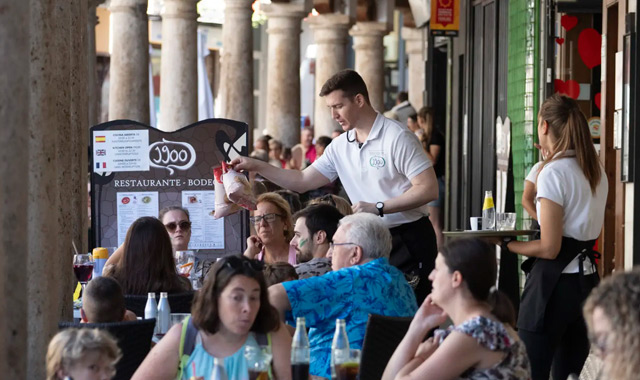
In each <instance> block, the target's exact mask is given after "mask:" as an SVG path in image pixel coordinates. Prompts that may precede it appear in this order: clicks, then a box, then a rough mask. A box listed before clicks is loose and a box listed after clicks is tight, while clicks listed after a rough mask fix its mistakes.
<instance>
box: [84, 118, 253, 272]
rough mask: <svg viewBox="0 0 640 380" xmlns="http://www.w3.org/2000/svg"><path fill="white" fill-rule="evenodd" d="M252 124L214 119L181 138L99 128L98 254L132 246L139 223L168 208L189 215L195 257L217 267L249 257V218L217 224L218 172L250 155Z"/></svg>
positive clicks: (132, 125) (132, 126)
mask: <svg viewBox="0 0 640 380" xmlns="http://www.w3.org/2000/svg"><path fill="white" fill-rule="evenodd" d="M247 131H248V126H247V124H245V123H241V122H237V121H233V120H225V119H208V120H203V121H201V122H198V123H196V124H193V125H190V126H187V127H184V128H182V129H180V130H177V131H174V132H164V131H161V130H158V129H155V128H152V127H149V126H147V125H143V124H140V123H137V122H134V121H130V120H116V121H111V122H108V123H104V124H100V125H96V126H94V127H92V128H91V133H90V141H89V143H90V149H91V151H90V157H91V168H92V170H91V181H90V182H91V214H92V215H93V218H92V220H91V228H92V234H93V238H94V239H95V240H94V241H95V245H96V246H103V247H115V246H119V245H120V244H122V243H123V242H124V239H125V237H126V233H127V230H128V229H129V226H131V223H133V221H135V220H136V219H137V218H139V217H142V216H154V217H157V216H158V212H159V211H160V210H161V209H162V208H164V207H168V206H181V207H184V208H185V209H187V210H188V211H189V214H190V219H191V222H192V227H191V229H192V233H191V240H190V242H189V249H193V250H196V252H197V253H196V257H197V258H200V259H203V260H209V262H211V261H212V260H214V259H215V258H217V257H221V256H225V255H228V254H239V253H242V252H243V251H244V249H245V247H246V240H247V237H248V235H249V218H248V213H247V212H246V211H241V212H239V213H236V214H233V215H229V216H227V217H225V218H221V219H219V220H216V219H213V212H214V210H215V201H214V199H215V197H214V195H215V192H214V185H213V184H214V182H213V181H214V177H213V171H212V168H213V167H216V166H218V165H220V162H221V161H227V162H228V161H230V160H232V159H233V158H235V157H238V156H246V155H247V152H248V133H247Z"/></svg>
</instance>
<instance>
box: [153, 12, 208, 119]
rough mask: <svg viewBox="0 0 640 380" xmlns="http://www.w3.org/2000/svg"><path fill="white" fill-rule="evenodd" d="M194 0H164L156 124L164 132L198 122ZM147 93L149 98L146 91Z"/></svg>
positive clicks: (196, 16) (196, 32)
mask: <svg viewBox="0 0 640 380" xmlns="http://www.w3.org/2000/svg"><path fill="white" fill-rule="evenodd" d="M197 2H198V0H165V1H164V7H165V11H164V13H163V14H162V56H161V60H162V61H161V62H162V64H161V68H160V123H159V124H158V127H159V128H160V129H162V130H163V131H175V130H178V129H180V128H182V127H185V126H187V125H189V124H193V123H195V122H196V121H198V66H197V61H198V50H197V48H198V31H197V29H198V23H197V21H196V19H197V18H198V13H197V11H196V3H197ZM145 3H146V2H145ZM147 52H148V48H147ZM147 70H148V66H147ZM145 75H146V76H149V73H148V72H146V74H145ZM146 96H147V98H149V94H147V95H146Z"/></svg>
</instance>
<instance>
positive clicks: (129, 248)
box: [104, 216, 191, 295]
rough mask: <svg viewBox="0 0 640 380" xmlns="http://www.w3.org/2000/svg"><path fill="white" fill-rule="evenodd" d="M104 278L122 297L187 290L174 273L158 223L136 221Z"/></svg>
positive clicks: (164, 233)
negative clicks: (114, 283) (118, 288)
mask: <svg viewBox="0 0 640 380" xmlns="http://www.w3.org/2000/svg"><path fill="white" fill-rule="evenodd" d="M105 271H106V273H104V275H105V276H109V277H113V278H115V279H116V280H117V281H118V282H119V283H120V285H121V286H122V290H123V292H124V294H138V295H143V294H144V295H146V294H147V293H148V292H157V293H158V292H167V293H180V292H184V291H188V290H191V284H190V283H189V281H188V280H187V279H186V278H184V277H180V276H179V275H178V274H177V273H176V263H175V260H174V259H173V250H172V249H171V240H170V239H169V234H168V233H167V230H166V229H165V226H164V225H163V224H162V222H160V221H159V220H158V219H156V218H154V217H150V216H145V217H142V218H139V219H137V220H136V221H135V222H133V224H131V227H129V230H128V231H127V237H126V238H125V241H124V245H123V253H122V258H121V259H120V260H119V261H118V262H117V263H116V264H115V265H114V266H113V267H111V268H109V270H107V269H105Z"/></svg>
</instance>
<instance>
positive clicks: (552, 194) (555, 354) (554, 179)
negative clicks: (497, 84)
mask: <svg viewBox="0 0 640 380" xmlns="http://www.w3.org/2000/svg"><path fill="white" fill-rule="evenodd" d="M538 135H539V139H540V145H542V148H543V149H546V150H547V151H549V152H550V154H549V156H548V157H547V158H546V160H545V161H544V162H543V163H542V169H541V170H540V172H539V174H538V179H537V195H536V197H537V200H538V208H537V214H538V221H539V223H540V240H536V241H529V242H519V241H511V242H503V243H502V245H503V248H507V249H508V250H509V251H511V252H515V253H517V254H520V255H524V256H529V257H530V259H529V260H527V261H525V263H524V264H523V270H525V272H527V281H526V284H525V288H524V292H523V293H522V301H521V303H520V312H519V315H518V323H517V326H518V334H519V335H520V338H521V339H522V341H523V342H524V343H525V345H526V347H527V353H528V355H529V359H530V361H531V369H532V379H533V380H538V379H544V380H549V373H550V372H551V371H552V372H553V378H554V379H557V380H564V379H566V378H567V376H568V375H569V374H571V373H576V374H579V373H580V371H581V369H582V366H583V365H584V362H585V360H586V358H587V356H588V354H589V341H588V339H587V329H586V326H585V322H584V319H583V317H582V313H581V307H582V303H583V302H584V300H585V299H586V297H587V295H588V294H589V292H590V290H591V289H592V288H593V287H595V286H596V285H597V283H598V281H599V277H598V273H597V270H596V266H595V257H596V256H598V253H597V252H595V251H593V249H592V248H593V246H594V243H595V240H596V239H597V238H598V236H599V235H600V230H601V229H602V224H603V221H604V211H605V205H606V199H607V192H608V183H607V177H606V175H605V172H604V170H603V168H602V166H601V165H600V161H599V160H598V156H597V154H596V151H595V148H594V146H593V142H592V141H591V134H590V132H589V127H588V125H587V120H586V118H585V116H584V115H583V114H582V112H581V111H580V109H579V108H578V104H577V103H576V101H575V100H573V99H571V98H568V97H565V96H560V95H558V94H556V95H553V96H551V97H550V98H548V99H547V100H546V101H545V102H544V103H543V104H542V106H541V107H540V113H539V115H538ZM505 246H506V247H505Z"/></svg>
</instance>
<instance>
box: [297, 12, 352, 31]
mask: <svg viewBox="0 0 640 380" xmlns="http://www.w3.org/2000/svg"><path fill="white" fill-rule="evenodd" d="M307 22H308V23H309V26H311V29H313V30H321V29H336V28H338V29H344V30H345V31H346V30H348V29H349V27H351V25H353V21H352V20H351V17H349V15H345V14H341V13H328V14H319V15H317V16H312V17H309V18H307Z"/></svg>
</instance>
